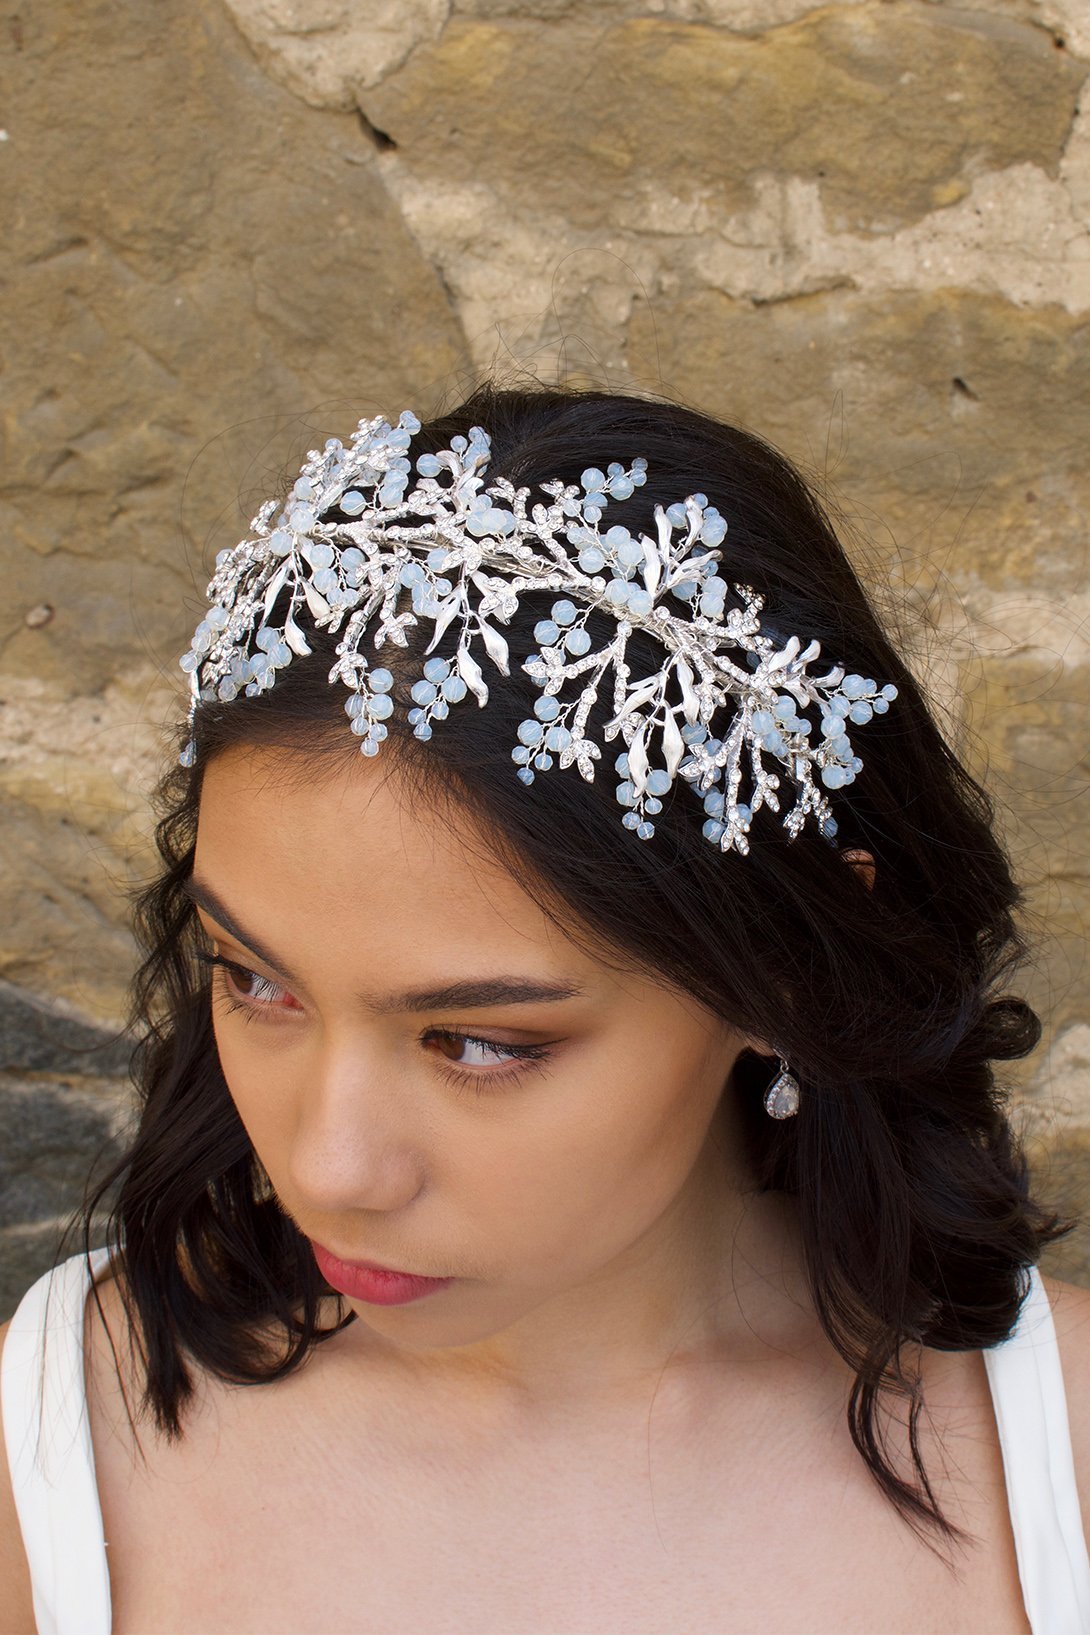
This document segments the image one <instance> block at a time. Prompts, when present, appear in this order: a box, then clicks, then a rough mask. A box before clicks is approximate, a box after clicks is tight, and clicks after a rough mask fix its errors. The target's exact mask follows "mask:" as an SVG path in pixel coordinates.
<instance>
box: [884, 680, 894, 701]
mask: <svg viewBox="0 0 1090 1635" xmlns="http://www.w3.org/2000/svg"><path fill="white" fill-rule="evenodd" d="M882 697H883V698H886V699H890V700H892V699H894V698H896V697H897V689H896V687H895V686H894V685H893V683H892V682H891V681H887V683H886V685H885V686H884V687H883V688H882Z"/></svg>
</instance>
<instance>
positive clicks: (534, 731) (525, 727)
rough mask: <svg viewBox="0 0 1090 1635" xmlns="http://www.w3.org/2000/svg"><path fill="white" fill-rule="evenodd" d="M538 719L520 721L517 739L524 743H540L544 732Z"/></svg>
mask: <svg viewBox="0 0 1090 1635" xmlns="http://www.w3.org/2000/svg"><path fill="white" fill-rule="evenodd" d="M544 730H545V729H544V728H543V727H542V725H541V722H540V721H522V722H520V724H519V730H518V735H519V740H520V742H522V743H524V744H540V742H541V739H542V736H543V734H544Z"/></svg>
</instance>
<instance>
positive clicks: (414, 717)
mask: <svg viewBox="0 0 1090 1635" xmlns="http://www.w3.org/2000/svg"><path fill="white" fill-rule="evenodd" d="M423 719H424V712H423V710H410V711H409V725H410V727H415V725H416V723H417V722H418V721H423Z"/></svg>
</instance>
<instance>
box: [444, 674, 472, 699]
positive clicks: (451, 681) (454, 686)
mask: <svg viewBox="0 0 1090 1635" xmlns="http://www.w3.org/2000/svg"><path fill="white" fill-rule="evenodd" d="M468 690H469V689H468V688H467V686H466V684H465V682H464V681H463V680H462V678H461V676H448V677H447V679H446V680H445V681H444V683H443V688H442V691H443V697H444V698H449V699H450V702H451V703H452V704H457V703H459V702H460V701H461V700H462V699H463V698H464V697H465V696H466V693H467V692H468Z"/></svg>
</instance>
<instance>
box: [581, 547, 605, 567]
mask: <svg viewBox="0 0 1090 1635" xmlns="http://www.w3.org/2000/svg"><path fill="white" fill-rule="evenodd" d="M605 565H606V559H605V557H604V555H603V554H602V552H601V551H600V550H599V549H598V548H597V546H592V545H588V546H587V548H586V550H584V551H580V552H579V566H580V567H581V568H582V570H583V572H584V573H600V572H601V571H602V569H603V568H604V567H605Z"/></svg>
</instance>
